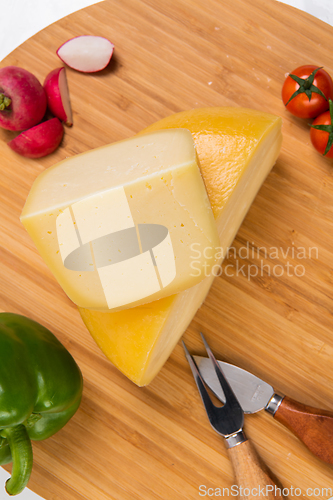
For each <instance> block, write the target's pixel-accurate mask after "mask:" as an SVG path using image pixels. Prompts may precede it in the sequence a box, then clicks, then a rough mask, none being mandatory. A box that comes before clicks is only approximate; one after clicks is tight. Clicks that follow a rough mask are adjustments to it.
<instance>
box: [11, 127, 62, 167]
mask: <svg viewBox="0 0 333 500" xmlns="http://www.w3.org/2000/svg"><path fill="white" fill-rule="evenodd" d="M63 135H64V129H63V126H62V124H61V122H60V120H58V118H51V120H47V121H46V122H42V123H40V124H39V125H36V126H35V127H32V128H29V130H25V131H24V132H21V134H19V135H18V136H17V137H15V139H12V140H11V141H9V142H8V146H9V147H10V148H12V150H13V151H15V153H18V154H19V155H22V156H25V157H26V158H41V157H42V156H46V155H49V154H50V153H53V151H54V150H55V149H57V147H58V146H59V144H60V142H61V139H62V136H63Z"/></svg>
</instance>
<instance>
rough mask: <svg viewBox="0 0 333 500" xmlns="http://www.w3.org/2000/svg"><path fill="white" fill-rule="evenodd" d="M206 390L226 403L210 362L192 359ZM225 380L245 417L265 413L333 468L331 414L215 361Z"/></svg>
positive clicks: (205, 359)
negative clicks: (280, 393)
mask: <svg viewBox="0 0 333 500" xmlns="http://www.w3.org/2000/svg"><path fill="white" fill-rule="evenodd" d="M194 359H195V362H196V363H197V366H198V368H199V370H200V372H201V374H202V377H203V379H204V381H205V383H206V384H207V386H208V387H209V388H210V389H211V390H212V392H213V393H214V394H215V395H216V397H217V398H218V399H219V400H220V401H222V403H224V402H225V397H224V394H223V390H222V389H221V387H220V385H219V383H218V379H217V376H216V374H215V371H214V370H213V369H212V367H211V365H210V362H209V359H208V358H205V357H202V356H194ZM218 364H219V366H220V368H221V369H222V371H223V373H224V375H225V377H226V378H227V379H228V382H229V384H230V386H231V388H232V390H233V391H234V393H235V394H236V397H237V399H238V401H239V403H240V405H241V407H242V408H243V411H244V413H256V412H258V411H260V410H263V409H265V410H266V411H267V412H268V413H270V414H271V415H272V416H273V417H274V418H275V419H276V420H277V421H278V422H280V423H282V424H283V425H284V426H285V427H287V428H288V429H289V430H291V431H292V432H293V433H294V434H295V435H296V436H297V437H298V438H299V439H300V440H301V441H302V442H303V443H304V444H305V445H306V446H307V447H308V448H309V450H310V451H312V453H313V454H314V455H316V456H317V457H318V458H320V459H321V460H323V461H325V462H327V463H330V464H333V413H332V412H329V411H326V410H320V409H318V408H313V407H311V406H307V405H303V404H302V403H299V402H298V401H295V400H293V399H291V398H289V397H287V396H282V395H279V394H277V393H276V392H275V391H274V389H273V387H272V386H271V385H269V384H268V383H267V382H265V381H263V380H261V379H260V378H259V377H256V376H255V375H253V374H252V373H250V372H248V371H246V370H243V369H242V368H240V367H238V366H235V365H232V364H230V363H225V362H223V361H218Z"/></svg>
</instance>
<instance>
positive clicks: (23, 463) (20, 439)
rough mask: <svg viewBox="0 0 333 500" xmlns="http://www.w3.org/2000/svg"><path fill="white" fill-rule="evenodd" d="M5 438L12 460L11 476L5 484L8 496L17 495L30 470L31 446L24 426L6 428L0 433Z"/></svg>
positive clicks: (25, 483) (24, 483)
mask: <svg viewBox="0 0 333 500" xmlns="http://www.w3.org/2000/svg"><path fill="white" fill-rule="evenodd" d="M0 434H1V436H2V437H4V438H6V439H7V441H8V444H9V447H10V451H11V453H12V458H13V468H12V476H11V477H10V478H9V479H8V481H7V482H6V491H7V493H8V494H9V495H17V494H18V493H21V491H23V490H24V488H25V487H26V485H27V483H28V481H29V478H30V474H31V470H32V458H33V457H32V446H31V441H30V438H29V436H28V433H27V430H26V428H25V426H24V425H22V424H20V425H16V426H15V427H6V429H2V431H1V432H0Z"/></svg>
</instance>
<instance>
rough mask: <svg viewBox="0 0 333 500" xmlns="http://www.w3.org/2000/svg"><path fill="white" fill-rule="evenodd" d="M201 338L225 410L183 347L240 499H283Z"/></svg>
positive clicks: (218, 368) (223, 377)
mask: <svg viewBox="0 0 333 500" xmlns="http://www.w3.org/2000/svg"><path fill="white" fill-rule="evenodd" d="M201 337H202V340H203V342H204V344H205V347H206V351H207V354H208V356H209V358H210V360H211V362H212V365H213V367H214V369H215V372H216V375H217V378H218V380H219V383H220V385H221V388H222V390H223V393H224V396H225V404H224V405H223V406H222V407H218V406H215V405H214V403H213V402H212V400H211V398H210V396H209V394H208V392H207V389H206V386H205V382H204V380H203V378H202V376H201V373H200V370H199V369H198V366H197V364H196V362H195V360H194V358H193V356H192V355H191V354H190V353H189V351H188V349H187V347H186V345H185V343H184V342H183V347H184V350H185V355H186V358H187V360H188V362H189V365H190V367H191V370H192V373H193V377H194V380H195V382H196V384H197V387H198V390H199V393H200V396H201V399H202V402H203V404H204V407H205V409H206V413H207V416H208V419H209V421H210V424H211V426H212V427H213V429H214V430H215V431H216V432H217V433H218V434H220V435H221V436H223V437H224V440H225V444H226V447H227V450H228V455H229V458H230V460H231V463H232V466H233V469H234V473H235V476H236V481H237V485H238V498H239V499H243V500H255V499H257V498H258V495H259V496H261V497H264V498H267V499H269V500H273V499H282V498H283V496H282V493H281V488H280V487H278V486H277V485H276V483H275V482H274V481H273V479H272V478H271V477H270V475H269V471H268V469H267V468H266V467H265V465H264V464H263V463H262V462H261V460H260V458H259V456H258V455H257V453H256V451H255V449H254V447H253V446H252V444H251V443H250V441H248V439H247V438H246V436H245V434H244V432H243V425H244V412H243V410H242V407H241V406H240V404H239V402H238V400H237V398H236V396H235V394H234V392H233V390H232V388H231V386H230V385H229V382H228V381H227V379H226V378H225V376H224V375H223V372H222V370H221V368H220V366H219V364H218V363H217V361H216V359H215V357H214V355H213V353H212V351H211V349H210V347H209V345H208V344H207V342H206V340H205V338H204V336H203V335H202V334H201Z"/></svg>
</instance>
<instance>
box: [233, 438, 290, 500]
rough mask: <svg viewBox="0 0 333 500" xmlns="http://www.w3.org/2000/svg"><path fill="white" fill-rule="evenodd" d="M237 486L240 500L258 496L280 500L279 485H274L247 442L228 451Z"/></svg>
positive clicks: (250, 499)
mask: <svg viewBox="0 0 333 500" xmlns="http://www.w3.org/2000/svg"><path fill="white" fill-rule="evenodd" d="M228 455H229V457H230V460H231V463H232V466H233V469H234V472H235V477H236V481H237V485H238V489H237V490H236V491H238V492H239V494H238V498H239V499H240V500H255V499H256V498H258V496H261V497H263V498H268V499H269V500H274V499H282V498H283V496H282V490H283V487H282V488H281V485H280V484H279V485H278V484H276V482H275V481H274V479H273V478H272V477H271V475H270V471H268V470H267V467H266V466H265V464H263V463H262V461H261V459H260V458H259V456H258V454H257V452H256V450H255V449H254V447H253V445H252V443H251V442H250V441H249V440H247V441H244V443H241V444H239V445H237V446H234V447H233V448H230V449H229V450H228Z"/></svg>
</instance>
